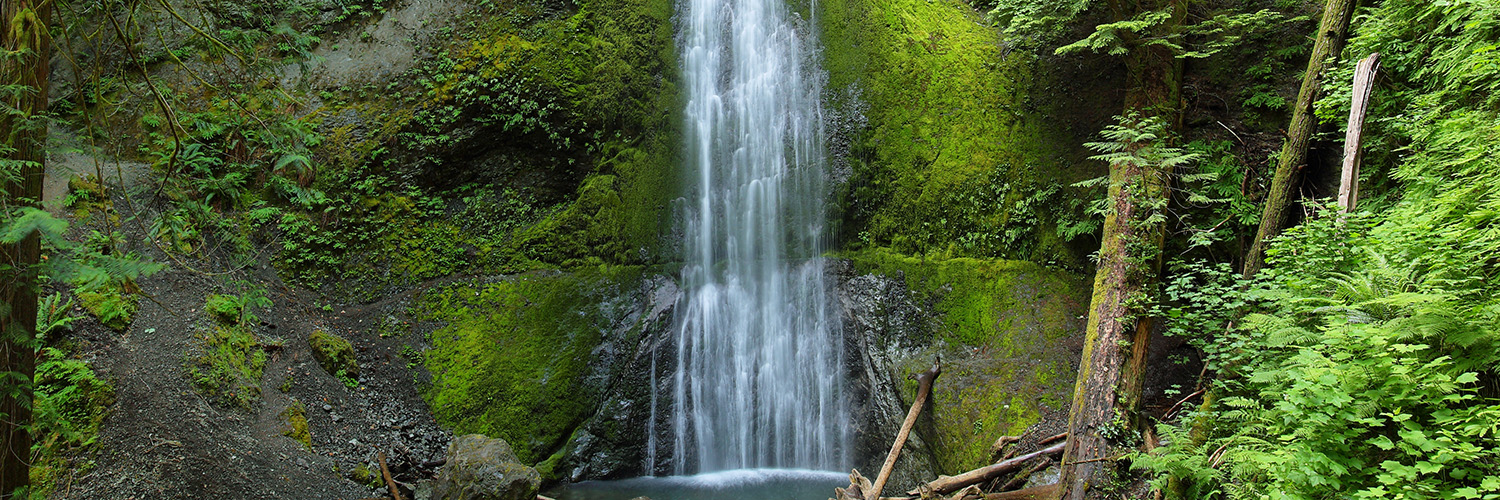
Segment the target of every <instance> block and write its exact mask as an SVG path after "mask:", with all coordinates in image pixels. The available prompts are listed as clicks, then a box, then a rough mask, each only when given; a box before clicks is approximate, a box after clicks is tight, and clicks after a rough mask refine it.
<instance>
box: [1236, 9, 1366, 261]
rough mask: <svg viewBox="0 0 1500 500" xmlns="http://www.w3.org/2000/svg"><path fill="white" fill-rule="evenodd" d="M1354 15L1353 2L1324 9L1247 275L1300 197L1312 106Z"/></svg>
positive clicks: (1249, 254) (1313, 124)
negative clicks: (1298, 185) (1299, 191)
mask: <svg viewBox="0 0 1500 500" xmlns="http://www.w3.org/2000/svg"><path fill="white" fill-rule="evenodd" d="M1353 13H1354V0H1328V3H1327V4H1325V5H1324V7H1323V20H1322V22H1321V23H1320V25H1319V27H1318V39H1317V41H1316V42H1314V43H1313V51H1312V56H1311V57H1309V58H1308V60H1307V73H1304V74H1303V75H1302V90H1301V91H1299V92H1298V93H1297V104H1296V107H1295V108H1293V109H1292V123H1291V125H1289V126H1287V138H1286V143H1285V144H1284V145H1283V146H1282V148H1281V156H1280V157H1279V158H1278V160H1277V162H1276V174H1275V177H1273V178H1272V179H1271V190H1270V191H1269V192H1267V193H1266V206H1265V208H1264V209H1263V210H1262V211H1261V214H1260V228H1259V229H1258V230H1257V231H1256V232H1255V240H1254V241H1252V242H1251V243H1250V251H1249V252H1247V253H1246V254H1245V269H1244V275H1245V277H1246V278H1250V277H1253V276H1255V274H1256V273H1258V272H1260V269H1261V267H1263V266H1265V253H1266V244H1267V242H1269V241H1270V239H1271V238H1274V237H1276V235H1278V234H1281V230H1282V228H1284V227H1286V223H1287V219H1288V217H1287V212H1288V210H1287V209H1288V207H1290V206H1291V205H1292V200H1293V199H1294V198H1295V197H1296V195H1297V183H1298V182H1297V181H1298V180H1299V179H1300V177H1301V175H1300V174H1301V173H1302V169H1303V168H1305V167H1306V166H1307V146H1308V142H1309V141H1311V140H1312V134H1313V132H1314V131H1315V130H1316V129H1317V126H1318V125H1317V120H1316V119H1315V118H1314V117H1313V102H1315V101H1317V97H1318V89H1320V88H1321V86H1322V81H1323V72H1324V71H1325V70H1327V68H1328V63H1329V60H1330V59H1332V58H1335V57H1338V56H1339V54H1340V53H1342V52H1343V51H1344V39H1345V37H1346V36H1347V35H1348V34H1349V16H1351V15H1352V14H1353Z"/></svg>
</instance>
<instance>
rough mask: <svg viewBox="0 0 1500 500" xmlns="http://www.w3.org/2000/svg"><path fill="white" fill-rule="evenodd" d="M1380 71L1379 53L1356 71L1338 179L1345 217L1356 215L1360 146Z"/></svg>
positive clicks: (1340, 206) (1362, 61) (1340, 205)
mask: <svg viewBox="0 0 1500 500" xmlns="http://www.w3.org/2000/svg"><path fill="white" fill-rule="evenodd" d="M1378 71H1380V53H1379V52H1376V53H1374V54H1370V56H1369V57H1366V58H1364V60H1361V61H1360V62H1359V66H1358V67H1356V69H1355V70H1354V96H1353V97H1352V98H1351V100H1350V103H1349V127H1348V130H1347V131H1346V132H1345V134H1344V168H1343V173H1342V175H1341V176H1340V179H1339V209H1340V210H1341V211H1342V212H1344V213H1349V212H1352V211H1354V205H1355V204H1357V203H1359V161H1360V159H1361V157H1362V156H1363V153H1362V151H1361V149H1360V145H1361V143H1362V142H1363V141H1364V128H1365V113H1366V112H1367V111H1369V105H1370V90H1371V87H1373V86H1374V83H1375V73H1376V72H1378Z"/></svg>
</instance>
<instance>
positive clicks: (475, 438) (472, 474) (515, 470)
mask: <svg viewBox="0 0 1500 500" xmlns="http://www.w3.org/2000/svg"><path fill="white" fill-rule="evenodd" d="M447 459H448V460H447V463H446V464H445V465H444V466H443V470H442V472H441V473H439V474H438V478H437V481H436V482H435V483H433V485H432V498H433V500H532V499H535V498H536V493H537V490H538V489H539V488H540V487H541V485H542V476H541V475H540V474H538V473H537V472H536V469H533V468H531V467H527V466H525V465H521V463H520V460H519V459H517V458H516V453H515V451H513V450H511V448H510V444H509V443H506V442H505V441H504V440H502V439H492V438H489V437H485V436H481V435H478V434H470V435H467V436H460V437H457V438H454V439H453V442H452V443H450V444H449V445H448V454H447Z"/></svg>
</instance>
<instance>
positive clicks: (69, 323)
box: [36, 293, 78, 340]
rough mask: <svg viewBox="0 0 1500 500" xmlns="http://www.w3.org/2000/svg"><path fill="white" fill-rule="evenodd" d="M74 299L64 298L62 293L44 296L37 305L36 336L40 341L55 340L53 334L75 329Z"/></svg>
mask: <svg viewBox="0 0 1500 500" xmlns="http://www.w3.org/2000/svg"><path fill="white" fill-rule="evenodd" d="M72 313H73V299H70V298H63V296H62V294H61V293H53V294H52V295H43V296H42V297H41V299H40V300H39V301H38V304H37V315H36V336H37V338H39V339H43V340H48V339H51V338H53V332H57V331H62V330H69V331H71V330H72V329H73V322H74V321H77V320H78V317H77V316H73V314H72Z"/></svg>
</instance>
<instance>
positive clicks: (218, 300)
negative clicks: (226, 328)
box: [203, 294, 241, 325]
mask: <svg viewBox="0 0 1500 500" xmlns="http://www.w3.org/2000/svg"><path fill="white" fill-rule="evenodd" d="M240 311H241V309H240V304H239V301H237V300H235V297H233V296H227V295H219V294H212V295H209V296H208V298H207V299H205V300H204V303H203V312H206V313H208V316H209V317H211V318H213V319H214V321H218V322H219V323H222V324H225V325H237V324H239V323H240Z"/></svg>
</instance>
